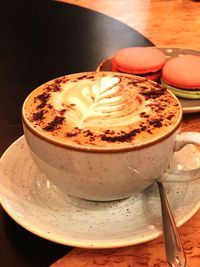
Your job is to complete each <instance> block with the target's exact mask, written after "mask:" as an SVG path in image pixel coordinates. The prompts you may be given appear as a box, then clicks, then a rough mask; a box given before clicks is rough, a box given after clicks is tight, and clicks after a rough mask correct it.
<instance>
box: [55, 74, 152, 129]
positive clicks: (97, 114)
mask: <svg viewBox="0 0 200 267" xmlns="http://www.w3.org/2000/svg"><path fill="white" fill-rule="evenodd" d="M119 83H120V78H119V77H103V78H100V80H99V81H98V83H96V84H94V82H92V81H88V80H86V81H85V80H83V81H80V82H79V84H78V85H77V84H76V83H71V84H68V83H67V84H65V85H64V86H63V88H62V92H61V93H59V94H58V93H57V92H55V93H53V94H52V99H51V104H52V105H53V107H54V108H55V109H56V110H58V111H61V110H62V109H63V108H65V107H69V106H70V105H73V108H72V109H70V110H69V111H68V112H67V113H66V115H65V116H66V119H67V121H69V122H70V123H71V124H72V125H76V126H77V127H79V128H88V127H93V128H98V127H99V126H100V127H101V128H105V129H107V128H109V127H110V126H113V125H114V126H115V127H120V126H127V125H129V124H132V123H135V122H136V121H138V120H139V119H140V117H139V114H140V113H141V111H142V110H145V112H149V111H150V109H148V108H145V107H144V103H143V104H141V103H139V102H138V99H137V97H138V93H137V92H136V91H135V92H134V91H133V92H132V93H131V94H130V93H129V94H127V95H125V94H123V93H122V92H121V90H122V88H121V86H120V85H119ZM130 97H131V99H130ZM141 101H142V99H141Z"/></svg>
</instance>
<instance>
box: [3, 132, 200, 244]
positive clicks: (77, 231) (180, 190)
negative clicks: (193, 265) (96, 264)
mask: <svg viewBox="0 0 200 267" xmlns="http://www.w3.org/2000/svg"><path fill="white" fill-rule="evenodd" d="M199 162H200V153H199V151H198V150H197V149H196V148H195V147H194V146H193V145H188V146H186V147H185V148H184V149H183V150H182V151H180V152H176V153H175V154H174V160H173V163H172V167H173V164H175V163H176V164H177V163H178V165H177V166H178V168H179V169H181V168H182V166H183V164H184V165H185V168H186V169H190V168H191V169H192V168H195V167H197V166H199V165H200V163H199ZM164 186H165V189H166V192H167V195H168V198H169V202H170V205H171V208H172V210H173V213H174V217H175V220H176V222H177V224H178V225H179V226H180V225H181V224H183V223H185V222H186V221H187V220H188V219H189V218H190V217H192V215H193V214H194V213H195V212H196V211H197V210H198V208H199V206H200V196H199V192H200V180H197V181H193V182H190V183H168V184H164ZM0 201H1V205H2V206H3V208H4V209H5V210H6V212H7V213H8V214H9V215H10V216H11V217H12V218H13V219H14V220H15V221H16V222H17V223H19V224H20V225H21V226H22V227H24V228H25V229H27V230H29V231H30V232H32V233H34V234H36V235H38V236H40V237H43V238H45V239H48V240H50V241H54V242H57V243H61V244H64V245H69V246H76V247H84V248H114V247H123V246H128V245H133V244H139V243H143V242H146V241H149V240H152V239H154V238H156V237H158V236H159V235H160V234H161V233H162V219H161V211H160V200H159V194H158V189H157V186H156V185H152V186H151V187H149V188H148V189H146V190H145V191H144V192H141V193H137V194H135V195H133V196H132V197H130V198H127V199H124V200H121V201H112V202H100V203H98V202H90V201H85V200H81V199H76V198H72V197H70V196H68V195H63V193H61V191H59V189H58V188H56V187H55V186H53V185H52V184H51V183H50V182H49V181H48V180H47V179H46V178H45V177H44V176H43V175H42V174H41V173H40V172H39V170H38V169H37V168H36V166H35V165H34V163H33V161H32V159H31V156H30V155H29V152H28V149H27V145H26V142H25V139H24V137H21V138H20V139H18V140H17V141H16V142H15V143H13V144H12V145H11V146H10V147H9V148H8V149H7V151H6V152H5V153H4V155H3V156H2V158H1V160H0Z"/></svg>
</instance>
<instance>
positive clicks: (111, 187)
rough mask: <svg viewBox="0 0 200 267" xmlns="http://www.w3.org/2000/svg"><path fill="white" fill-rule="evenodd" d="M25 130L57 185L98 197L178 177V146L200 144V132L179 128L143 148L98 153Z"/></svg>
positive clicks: (36, 156)
mask: <svg viewBox="0 0 200 267" xmlns="http://www.w3.org/2000/svg"><path fill="white" fill-rule="evenodd" d="M24 133H25V138H26V140H27V143H28V146H29V148H30V152H31V155H32V157H33V159H34V161H35V162H36V164H37V166H38V167H39V169H40V170H41V171H42V172H43V173H44V174H45V175H46V177H47V178H48V179H49V180H50V181H51V182H52V183H53V184H54V185H56V186H58V187H59V188H60V189H61V190H63V192H64V193H66V194H70V195H72V196H75V197H79V198H83V199H88V200H95V201H97V200H98V201H108V200H117V199H122V198H126V197H129V196H131V195H132V194H133V193H135V192H138V191H141V190H143V189H144V188H146V187H148V186H149V185H150V184H152V183H153V182H154V181H155V180H157V179H159V180H160V179H161V180H162V179H164V180H168V179H170V180H173V179H175V178H176V176H177V174H176V176H175V177H174V175H173V173H170V175H169V172H168V170H167V168H168V166H169V164H170V161H171V158H172V155H173V151H174V149H180V148H181V147H182V146H184V145H185V144H187V143H195V142H196V143H199V144H200V134H198V133H190V134H188V133H184V134H180V135H179V134H178V132H177V131H175V132H174V133H173V134H171V135H169V136H168V137H166V138H164V139H161V140H159V141H158V142H156V143H155V144H152V145H149V146H146V147H142V148H141V149H135V150H134V149H133V150H130V151H120V152H101V153H97V152H93V151H87V150H73V149H68V148H66V147H62V146H58V145H55V144H52V143H50V142H47V141H45V140H43V139H42V138H40V137H38V136H37V135H35V134H33V133H32V132H31V131H30V130H29V129H28V127H27V126H26V125H24ZM165 172H166V173H165ZM162 176H163V177H162ZM199 176H200V171H199V170H195V172H193V173H192V175H191V173H183V172H181V177H182V179H183V180H191V179H196V178H198V177H199Z"/></svg>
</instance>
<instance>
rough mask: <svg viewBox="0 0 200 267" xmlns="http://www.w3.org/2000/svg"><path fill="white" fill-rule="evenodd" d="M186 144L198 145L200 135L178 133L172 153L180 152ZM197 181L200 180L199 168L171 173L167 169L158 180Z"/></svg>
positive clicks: (171, 171)
mask: <svg viewBox="0 0 200 267" xmlns="http://www.w3.org/2000/svg"><path fill="white" fill-rule="evenodd" d="M187 144H196V145H200V133H196V132H183V133H180V134H179V135H178V136H177V138H176V142H175V147H174V151H179V150H181V149H182V148H183V147H184V146H185V145H187ZM197 179H200V167H198V168H196V169H193V170H187V171H179V170H175V171H173V170H171V169H170V168H168V169H167V170H166V171H165V172H164V173H163V175H162V176H161V177H160V178H159V179H158V180H159V181H161V182H189V181H194V180H197Z"/></svg>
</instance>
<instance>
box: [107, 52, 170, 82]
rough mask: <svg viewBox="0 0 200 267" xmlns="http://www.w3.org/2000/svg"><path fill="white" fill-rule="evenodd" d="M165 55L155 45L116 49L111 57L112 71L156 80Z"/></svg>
mask: <svg viewBox="0 0 200 267" xmlns="http://www.w3.org/2000/svg"><path fill="white" fill-rule="evenodd" d="M165 61H166V56H165V54H164V53H163V52H161V51H160V50H159V49H157V48H155V47H128V48H123V49H120V50H118V51H117V52H116V53H115V54H114V55H113V57H112V65H113V71H118V72H124V73H129V74H134V75H139V76H143V77H145V78H147V79H150V80H153V81H155V80H158V79H159V78H160V76H161V69H162V67H163V65H164V64H165Z"/></svg>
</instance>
